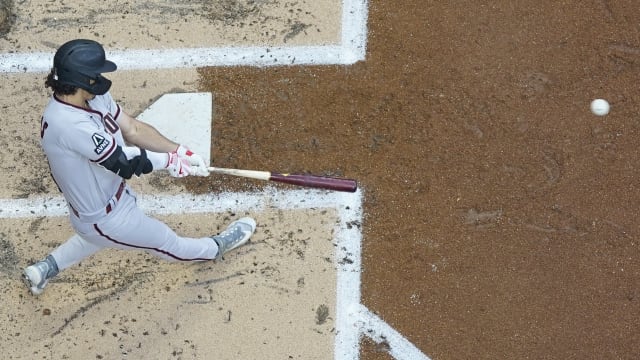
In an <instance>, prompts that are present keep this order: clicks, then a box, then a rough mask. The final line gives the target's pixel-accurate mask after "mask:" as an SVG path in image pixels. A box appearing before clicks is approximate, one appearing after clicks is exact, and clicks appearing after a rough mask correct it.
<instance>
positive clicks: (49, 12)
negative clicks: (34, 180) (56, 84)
mask: <svg viewBox="0 0 640 360" xmlns="http://www.w3.org/2000/svg"><path fill="white" fill-rule="evenodd" d="M14 13H15V15H16V18H15V25H14V27H13V31H12V32H11V33H9V34H8V35H7V36H6V37H5V38H0V49H1V50H3V51H9V50H17V51H22V52H32V51H54V50H55V49H56V48H57V47H58V46H59V45H60V44H62V43H63V42H65V41H67V40H68V39H71V38H76V37H84V38H89V39H95V40H97V41H101V42H102V43H104V44H105V46H107V47H109V48H114V49H130V48H133V49H140V48H145V49H156V48H185V47H187V48H192V47H217V46H223V45H233V46H253V45H260V46H265V45H267V46H273V45H323V44H336V43H338V42H339V41H340V23H339V21H340V15H341V2H340V1H338V0H330V1H312V0H298V1H279V0H258V1H250V0H237V1H234V0H222V1H203V0H199V1H189V0H181V1H162V0H151V1H149V0H148V1H89V2H65V3H59V2H51V1H48V0H31V1H25V2H21V3H20V4H16V5H15V6H14Z"/></svg>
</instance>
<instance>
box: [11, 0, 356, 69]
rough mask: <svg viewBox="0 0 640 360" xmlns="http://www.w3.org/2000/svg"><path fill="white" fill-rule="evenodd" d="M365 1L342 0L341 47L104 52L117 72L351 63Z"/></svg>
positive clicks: (47, 65) (44, 55) (18, 64)
mask: <svg viewBox="0 0 640 360" xmlns="http://www.w3.org/2000/svg"><path fill="white" fill-rule="evenodd" d="M367 16H368V0H343V1H342V14H341V24H340V25H341V34H340V44H337V45H336V44H333V45H318V46H274V47H265V46H262V47H261V46H247V47H240V46H238V47H236V46H227V47H211V48H205V47H203V48H180V49H130V50H123V51H109V49H107V57H108V58H110V59H111V60H113V61H114V62H115V63H116V64H118V69H120V70H144V69H173V68H190V67H204V66H283V65H350V64H354V63H356V62H358V61H361V60H364V59H365V55H366V46H367ZM52 58H53V52H51V53H49V52H33V53H20V52H14V53H2V54H0V73H27V72H42V73H44V72H48V71H49V70H50V69H51V59H52Z"/></svg>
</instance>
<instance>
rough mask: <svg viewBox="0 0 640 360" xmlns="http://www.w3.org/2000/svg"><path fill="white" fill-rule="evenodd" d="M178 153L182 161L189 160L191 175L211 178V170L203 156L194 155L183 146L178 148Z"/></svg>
mask: <svg viewBox="0 0 640 360" xmlns="http://www.w3.org/2000/svg"><path fill="white" fill-rule="evenodd" d="M176 153H177V154H178V156H179V157H180V158H181V159H185V160H187V162H188V164H189V175H195V176H209V168H208V167H207V164H205V163H204V159H202V156H200V155H198V154H196V153H194V152H193V151H191V150H189V148H188V147H186V146H183V145H180V146H178V148H177V149H176Z"/></svg>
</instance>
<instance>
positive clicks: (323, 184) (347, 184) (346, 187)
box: [209, 167, 358, 192]
mask: <svg viewBox="0 0 640 360" xmlns="http://www.w3.org/2000/svg"><path fill="white" fill-rule="evenodd" d="M209 171H210V172H213V173H218V174H225V175H233V176H240V177H246V178H251V179H257V180H265V181H276V182H281V183H286V184H291V185H298V186H305V187H311V188H318V189H326V190H334V191H345V192H355V191H356V190H357V189H358V183H357V182H356V181H355V180H353V179H343V178H336V177H329V176H318V175H306V174H279V173H272V172H269V171H256V170H240V169H226V168H218V167H210V168H209Z"/></svg>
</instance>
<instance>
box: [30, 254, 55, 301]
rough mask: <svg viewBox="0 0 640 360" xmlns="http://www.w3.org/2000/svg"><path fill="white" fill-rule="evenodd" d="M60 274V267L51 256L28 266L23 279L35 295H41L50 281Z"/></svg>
mask: <svg viewBox="0 0 640 360" xmlns="http://www.w3.org/2000/svg"><path fill="white" fill-rule="evenodd" d="M57 274H58V266H57V265H56V263H55V260H54V259H53V257H51V255H49V256H47V258H46V259H44V260H41V261H38V262H37V263H35V264H33V265H31V266H27V267H26V268H24V270H23V271H22V278H23V280H24V282H25V284H26V285H27V287H28V288H29V290H31V293H32V294H33V295H40V294H42V292H43V291H44V287H45V286H47V283H48V282H49V279H51V278H52V277H54V276H56V275H57Z"/></svg>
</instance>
